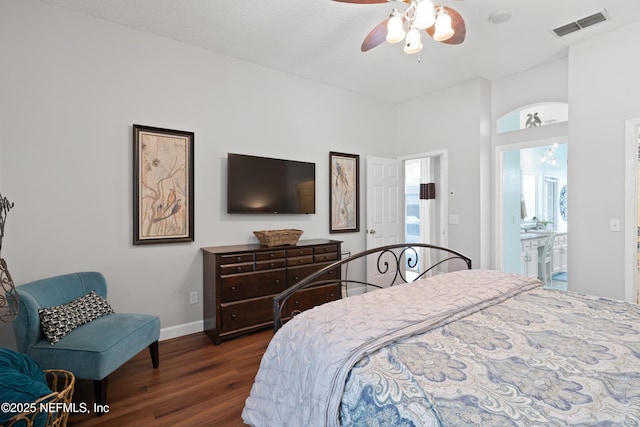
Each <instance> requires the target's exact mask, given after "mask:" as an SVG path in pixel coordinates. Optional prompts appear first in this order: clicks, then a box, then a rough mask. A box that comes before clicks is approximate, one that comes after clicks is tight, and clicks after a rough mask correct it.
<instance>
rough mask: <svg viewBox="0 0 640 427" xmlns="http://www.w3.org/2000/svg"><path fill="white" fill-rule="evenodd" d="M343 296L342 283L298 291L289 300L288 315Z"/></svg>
mask: <svg viewBox="0 0 640 427" xmlns="http://www.w3.org/2000/svg"><path fill="white" fill-rule="evenodd" d="M341 297H342V294H341V289H340V285H326V286H318V287H314V288H311V289H305V290H302V291H298V292H296V293H295V294H293V295H291V297H290V298H289V300H288V301H287V308H286V316H283V317H290V316H292V315H296V314H298V313H299V312H301V311H304V310H308V309H310V308H313V307H315V306H317V305H320V304H323V303H325V302H328V301H335V300H337V299H340V298H341Z"/></svg>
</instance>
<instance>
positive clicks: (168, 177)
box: [133, 125, 194, 245]
mask: <svg viewBox="0 0 640 427" xmlns="http://www.w3.org/2000/svg"><path fill="white" fill-rule="evenodd" d="M193 136H194V135H193V132H187V131H179V130H171V129H162V128H156V127H151V126H142V125H133V210H134V215H133V244H134V245H141V244H147V243H171V242H192V241H193V239H194V234H193V145H194V144H193Z"/></svg>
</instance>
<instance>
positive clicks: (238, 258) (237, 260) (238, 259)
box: [220, 253, 253, 265]
mask: <svg viewBox="0 0 640 427" xmlns="http://www.w3.org/2000/svg"><path fill="white" fill-rule="evenodd" d="M245 262H253V253H248V254H246V253H239V254H227V255H221V256H220V265H224V264H242V263H245Z"/></svg>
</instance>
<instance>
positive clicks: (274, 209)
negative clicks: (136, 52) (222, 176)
mask: <svg viewBox="0 0 640 427" xmlns="http://www.w3.org/2000/svg"><path fill="white" fill-rule="evenodd" d="M227 212H228V213H281V214H311V213H316V164H315V163H308V162H298V161H293V160H283V159H272V158H268V157H257V156H248V155H245V154H235V153H228V157H227Z"/></svg>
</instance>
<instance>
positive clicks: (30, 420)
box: [7, 369, 76, 427]
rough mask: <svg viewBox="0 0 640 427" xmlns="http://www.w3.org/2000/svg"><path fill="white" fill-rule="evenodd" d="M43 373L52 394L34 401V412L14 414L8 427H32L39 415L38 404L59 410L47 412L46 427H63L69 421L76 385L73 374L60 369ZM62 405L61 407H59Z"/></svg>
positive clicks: (47, 370)
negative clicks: (69, 410)
mask: <svg viewBox="0 0 640 427" xmlns="http://www.w3.org/2000/svg"><path fill="white" fill-rule="evenodd" d="M44 373H45V375H46V377H47V383H48V384H49V388H50V389H51V391H52V392H53V393H50V394H47V395H46V396H42V397H41V398H39V399H38V400H36V401H35V402H34V403H35V405H36V406H35V408H36V409H37V410H36V411H27V412H22V413H20V414H16V415H14V416H13V417H11V419H10V420H9V424H7V427H10V426H21V427H22V426H26V427H33V425H34V420H35V418H36V416H38V415H39V414H41V413H42V412H40V410H39V409H40V403H45V404H47V406H49V405H50V404H53V405H52V406H49V407H52V408H56V409H61V408H62V409H61V410H59V411H58V412H47V423H46V424H45V425H46V426H47V427H53V426H55V427H65V426H66V425H67V420H68V419H69V412H68V409H71V406H72V405H71V398H72V397H73V387H74V385H75V383H76V378H75V376H74V375H73V373H71V372H69V371H65V370H62V369H45V370H44ZM59 404H62V405H59Z"/></svg>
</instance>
